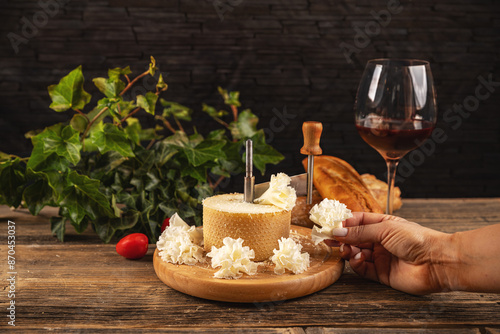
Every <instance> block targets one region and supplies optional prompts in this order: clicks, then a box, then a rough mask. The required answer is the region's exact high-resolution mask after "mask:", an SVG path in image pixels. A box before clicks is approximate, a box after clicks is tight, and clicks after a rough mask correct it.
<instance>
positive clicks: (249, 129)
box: [229, 109, 259, 140]
mask: <svg viewBox="0 0 500 334" xmlns="http://www.w3.org/2000/svg"><path fill="white" fill-rule="evenodd" d="M258 122H259V118H258V117H257V116H255V115H254V114H253V113H252V112H251V111H250V109H246V110H243V111H242V112H241V113H240V114H239V115H238V120H237V121H236V122H231V123H230V124H229V130H230V131H231V134H232V135H233V138H235V139H237V140H240V139H243V138H250V137H252V136H253V135H255V133H256V132H257V123H258Z"/></svg>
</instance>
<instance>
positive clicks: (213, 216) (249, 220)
mask: <svg viewBox="0 0 500 334" xmlns="http://www.w3.org/2000/svg"><path fill="white" fill-rule="evenodd" d="M290 221H291V210H289V211H287V210H283V209H280V208H278V207H277V206H274V205H262V204H254V203H247V202H245V201H244V200H243V194H236V193H235V194H224V195H216V196H212V197H209V198H206V199H205V200H204V201H203V240H204V245H205V250H206V251H207V252H209V251H210V250H211V249H212V246H215V247H217V248H219V247H222V246H223V243H222V240H224V238H225V237H231V238H233V239H238V238H242V239H243V240H244V243H243V246H248V247H250V249H253V250H254V252H255V258H254V261H264V260H267V259H268V258H269V257H270V256H272V255H273V250H274V249H278V240H279V239H280V238H281V237H285V238H288V237H289V235H290Z"/></svg>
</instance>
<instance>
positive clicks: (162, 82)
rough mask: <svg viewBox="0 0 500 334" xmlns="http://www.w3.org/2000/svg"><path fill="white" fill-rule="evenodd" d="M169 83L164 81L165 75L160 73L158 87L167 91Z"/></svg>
mask: <svg viewBox="0 0 500 334" xmlns="http://www.w3.org/2000/svg"><path fill="white" fill-rule="evenodd" d="M167 88H168V85H167V84H166V83H165V81H163V76H162V75H161V74H160V77H159V78H158V83H157V84H156V89H158V90H162V91H165V90H167Z"/></svg>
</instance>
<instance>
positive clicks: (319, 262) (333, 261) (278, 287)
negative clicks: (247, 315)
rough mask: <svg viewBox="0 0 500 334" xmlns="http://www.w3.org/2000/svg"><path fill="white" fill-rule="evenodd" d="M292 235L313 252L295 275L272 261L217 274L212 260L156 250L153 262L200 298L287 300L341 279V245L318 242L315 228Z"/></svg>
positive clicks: (171, 282)
mask: <svg viewBox="0 0 500 334" xmlns="http://www.w3.org/2000/svg"><path fill="white" fill-rule="evenodd" d="M290 237H291V238H293V239H294V240H295V241H299V242H300V243H301V244H302V247H303V248H302V251H303V252H304V251H305V252H308V253H309V256H310V267H309V269H308V270H306V271H305V272H304V273H302V274H298V275H295V274H293V273H291V272H289V271H288V270H287V272H286V273H285V274H283V275H276V274H275V273H274V264H273V263H272V262H270V261H266V262H264V264H263V265H261V266H259V270H258V272H257V274H256V275H253V276H249V275H246V274H243V276H242V277H240V278H239V279H220V278H214V277H213V276H214V273H215V272H216V271H217V270H218V269H212V268H211V267H210V265H209V264H197V265H194V266H188V265H177V264H172V263H168V262H165V261H163V260H162V259H161V258H160V256H159V255H158V250H155V253H154V256H153V265H154V268H155V272H156V275H157V276H158V278H159V279H160V280H161V281H162V282H163V283H165V284H166V285H168V286H169V287H171V288H173V289H175V290H178V291H180V292H183V293H186V294H188V295H191V296H196V297H200V298H205V299H210V300H218V301H225V302H237V303H256V302H266V301H277V300H286V299H292V298H297V297H302V296H306V295H309V294H311V293H314V292H317V291H319V290H322V289H324V288H326V287H327V286H329V285H331V284H332V283H334V282H335V281H337V280H338V279H339V277H340V275H341V274H342V272H343V270H344V260H342V258H341V257H340V255H339V249H338V247H335V248H330V247H328V246H327V245H326V244H325V243H320V244H318V245H314V243H313V242H312V240H311V229H309V228H306V227H302V226H292V228H291V230H290Z"/></svg>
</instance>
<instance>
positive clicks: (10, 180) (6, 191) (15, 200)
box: [0, 158, 26, 208]
mask: <svg viewBox="0 0 500 334" xmlns="http://www.w3.org/2000/svg"><path fill="white" fill-rule="evenodd" d="M0 184H1V185H2V187H0V196H1V197H2V198H3V200H4V201H5V204H7V205H8V206H13V207H16V208H17V207H18V206H19V205H20V204H21V199H22V194H23V189H24V187H25V184H26V177H25V169H24V168H23V166H21V160H20V159H19V158H15V159H14V160H7V161H5V162H2V163H0Z"/></svg>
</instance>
